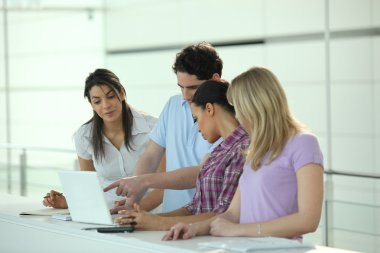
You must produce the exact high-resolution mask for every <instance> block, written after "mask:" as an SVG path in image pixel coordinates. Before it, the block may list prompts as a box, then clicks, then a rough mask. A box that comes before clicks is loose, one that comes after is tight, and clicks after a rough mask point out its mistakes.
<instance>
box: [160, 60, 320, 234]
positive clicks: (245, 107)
mask: <svg viewBox="0 0 380 253" xmlns="http://www.w3.org/2000/svg"><path fill="white" fill-rule="evenodd" d="M227 96H228V99H229V101H230V103H231V104H233V105H234V107H235V110H236V117H237V118H238V120H239V121H240V123H241V124H242V125H243V127H244V128H245V130H246V131H247V133H248V134H249V136H250V138H251V144H250V146H249V148H248V149H247V151H246V163H245V165H244V169H243V174H242V176H241V178H240V180H239V186H238V189H237V190H236V193H235V195H234V198H233V200H232V202H231V205H230V207H229V208H228V209H227V211H226V212H224V213H223V214H220V215H218V216H216V217H214V218H212V219H208V220H206V221H203V222H198V223H193V224H192V225H185V224H181V223H179V224H176V225H175V226H173V227H172V228H171V230H170V231H168V232H167V233H166V234H165V236H164V237H163V240H176V239H178V238H182V239H188V238H190V237H193V236H196V235H205V234H211V235H214V236H249V237H263V236H274V237H285V238H294V239H301V238H302V235H303V234H306V233H309V232H314V231H315V230H316V229H317V227H318V224H319V220H320V216H321V210H322V200H323V156H322V153H321V150H320V147H319V144H318V140H317V138H316V137H315V136H314V135H312V134H311V133H308V132H307V131H306V130H305V129H304V127H302V125H301V124H300V123H299V122H298V121H297V120H296V119H295V118H294V117H293V116H292V115H291V113H290V110H289V107H288V103H287V99H286V96H285V92H284V90H283V88H282V87H281V84H280V83H279V81H278V79H277V78H276V76H275V75H274V74H273V73H272V72H271V71H269V70H268V69H265V68H259V67H255V68H252V69H250V70H248V71H246V72H244V73H242V74H240V75H239V76H237V77H236V78H234V79H233V80H232V83H231V86H230V88H229V90H228V93H227Z"/></svg>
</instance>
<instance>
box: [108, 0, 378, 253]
mask: <svg viewBox="0 0 380 253" xmlns="http://www.w3.org/2000/svg"><path fill="white" fill-rule="evenodd" d="M106 5H107V9H108V12H107V19H106V51H107V56H106V61H107V66H109V67H110V68H112V69H114V70H117V72H118V73H119V75H121V76H123V79H124V80H125V82H127V92H128V93H129V97H128V99H129V101H130V102H131V103H132V104H133V105H135V106H136V107H138V108H141V109H143V110H145V111H147V112H150V113H152V114H155V115H158V113H159V112H160V110H161V108H162V106H163V105H164V103H165V101H166V100H167V98H168V97H169V96H170V95H172V94H174V93H176V92H177V93H178V92H179V89H178V87H177V86H176V80H175V76H174V74H173V73H172V71H171V68H170V67H171V65H172V64H173V62H174V57H175V53H176V52H178V51H179V50H180V49H181V48H182V47H183V46H185V45H187V44H190V43H193V42H198V41H209V42H211V43H213V44H215V45H216V46H217V49H218V51H219V53H220V55H221V57H222V59H223V60H224V63H225V64H224V72H223V77H224V78H225V79H227V80H231V79H232V78H233V77H234V76H236V75H237V74H239V73H240V72H242V71H245V70H246V69H248V68H249V67H251V66H254V65H264V66H266V67H268V68H270V69H272V70H273V71H274V72H275V73H276V74H277V75H278V77H279V79H280V80H281V81H282V83H283V85H284V87H285V90H286V93H287V96H288V98H289V103H290V106H291V109H292V111H293V113H294V115H295V116H296V117H297V118H299V119H300V120H301V121H302V122H304V123H305V124H306V125H308V126H309V128H310V129H311V130H312V131H313V132H315V133H316V134H317V135H318V136H319V139H320V143H321V146H322V149H323V151H324V155H325V165H326V169H332V170H337V171H345V172H354V173H378V174H379V173H380V162H379V160H380V142H379V137H380V124H379V123H380V121H379V118H380V116H379V115H380V111H379V110H380V93H379V88H380V86H379V83H380V82H379V76H380V74H379V71H378V70H379V69H380V63H379V62H380V49H379V47H380V40H379V35H380V34H379V26H380V22H379V20H380V1H379V0H364V1H359V0H349V1H346V0H345V1H344V0H331V1H329V9H330V15H329V18H330V32H331V40H330V41H329V44H328V45H329V49H330V54H329V55H327V54H326V44H325V43H326V42H325V39H324V32H325V24H326V23H325V22H326V6H325V1H322V0H312V1H302V0H282V1H275V0H265V1H264V0H240V1H216V0H193V1H185V0H182V1H177V0H172V1H171V0H166V1H149V0H144V1H127V2H125V1H121V0H120V1H114V0H113V1H106ZM218 45H220V46H218ZM326 59H327V60H328V62H329V69H328V70H329V73H330V82H329V83H330V85H329V86H326V78H327V77H326V69H327V66H326ZM139 70H140V71H139ZM327 94H329V96H328V95H327ZM329 97H330V100H328V98H329ZM146 98H148V99H146ZM329 105H330V106H329ZM327 112H329V114H330V115H331V118H329V116H328V115H329V114H328V113H327ZM329 136H331V139H328V138H329ZM329 150H331V157H330V156H329ZM331 179H332V181H333V189H332V192H331V195H332V199H331V200H329V202H328V203H329V205H328V207H329V212H328V216H329V223H328V226H329V227H328V232H329V233H328V241H329V244H330V245H332V246H336V247H341V248H349V249H354V250H360V251H365V252H377V251H378V248H379V245H378V241H380V240H379V227H380V226H379V222H380V221H379V219H380V208H379V206H380V183H379V182H378V179H377V180H376V179H368V178H357V177H347V176H331ZM357 213H360V215H359V216H358V215H357ZM324 225H325V224H324V222H323V220H322V222H321V224H320V229H319V230H318V231H317V232H316V233H314V234H312V235H308V236H306V240H307V241H312V242H315V243H323V242H324V234H323V233H322V230H323V229H324Z"/></svg>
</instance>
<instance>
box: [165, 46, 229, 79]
mask: <svg viewBox="0 0 380 253" xmlns="http://www.w3.org/2000/svg"><path fill="white" fill-rule="evenodd" d="M172 69H173V71H174V73H175V74H177V72H184V73H187V74H190V75H195V76H196V77H197V78H198V80H209V79H211V78H212V76H213V75H214V74H215V73H217V74H219V76H222V69H223V61H222V59H220V57H219V55H218V53H217V52H216V50H215V48H214V47H213V46H212V45H211V44H210V43H206V42H202V43H199V44H195V45H191V46H188V47H186V48H184V49H182V51H181V52H179V53H178V54H177V56H176V59H175V62H174V65H173V67H172Z"/></svg>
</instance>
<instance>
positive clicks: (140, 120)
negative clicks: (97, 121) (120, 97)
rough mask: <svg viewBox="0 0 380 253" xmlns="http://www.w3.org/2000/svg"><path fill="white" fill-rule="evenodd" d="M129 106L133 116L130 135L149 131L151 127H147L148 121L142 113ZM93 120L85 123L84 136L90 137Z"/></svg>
mask: <svg viewBox="0 0 380 253" xmlns="http://www.w3.org/2000/svg"><path fill="white" fill-rule="evenodd" d="M129 107H130V108H131V112H132V116H133V126H132V135H137V134H141V133H150V132H151V129H150V127H149V122H148V121H147V119H146V118H145V117H144V115H143V114H142V113H140V112H138V111H136V110H135V109H134V108H132V107H131V106H129ZM93 124H94V123H93V122H90V123H89V124H87V125H85V126H86V128H87V129H88V130H87V131H84V135H85V136H86V137H92V135H91V131H92V126H93Z"/></svg>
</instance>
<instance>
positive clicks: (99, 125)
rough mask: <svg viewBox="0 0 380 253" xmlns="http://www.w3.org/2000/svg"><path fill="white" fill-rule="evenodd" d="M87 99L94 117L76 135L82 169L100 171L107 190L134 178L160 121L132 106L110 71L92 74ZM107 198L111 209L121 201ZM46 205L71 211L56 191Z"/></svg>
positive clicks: (110, 193) (88, 83)
mask: <svg viewBox="0 0 380 253" xmlns="http://www.w3.org/2000/svg"><path fill="white" fill-rule="evenodd" d="M84 97H85V98H87V100H88V102H89V103H90V105H91V107H92V109H93V113H94V114H93V117H92V118H91V119H90V120H89V121H88V122H86V123H85V124H83V125H82V126H81V127H80V128H79V129H78V130H77V132H76V133H75V147H76V151H77V154H78V159H79V165H80V169H81V170H83V171H96V172H97V173H98V176H99V178H100V179H101V182H102V184H103V186H106V185H109V184H110V183H112V182H113V181H116V180H118V179H120V178H123V177H126V176H131V175H133V172H134V168H135V165H136V163H137V161H138V159H139V157H140V155H141V154H142V153H143V151H144V150H145V148H146V145H147V143H148V141H149V134H150V132H151V130H152V129H153V127H154V125H155V123H156V121H157V119H156V118H154V117H152V116H150V115H147V114H144V113H141V112H138V111H137V110H135V109H134V108H132V107H131V106H130V105H128V104H127V103H126V94H125V89H124V87H123V86H122V85H121V83H120V80H119V78H118V77H117V76H116V75H115V74H114V73H113V72H111V71H109V70H107V69H96V70H95V71H94V72H93V73H90V75H89V76H88V77H87V79H86V84H85V89H84ZM106 196H107V201H108V204H109V206H112V204H113V203H114V201H116V200H121V199H120V197H118V196H116V194H115V193H114V192H111V191H110V192H107V195H106ZM43 204H44V205H45V206H51V207H55V208H67V203H66V200H65V198H64V196H62V195H60V194H59V193H58V192H56V191H51V192H50V193H47V195H46V196H45V198H44V201H43ZM151 204H152V205H154V203H151ZM149 205H150V204H149ZM152 207H153V206H152ZM146 209H148V210H150V209H151V207H146Z"/></svg>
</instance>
